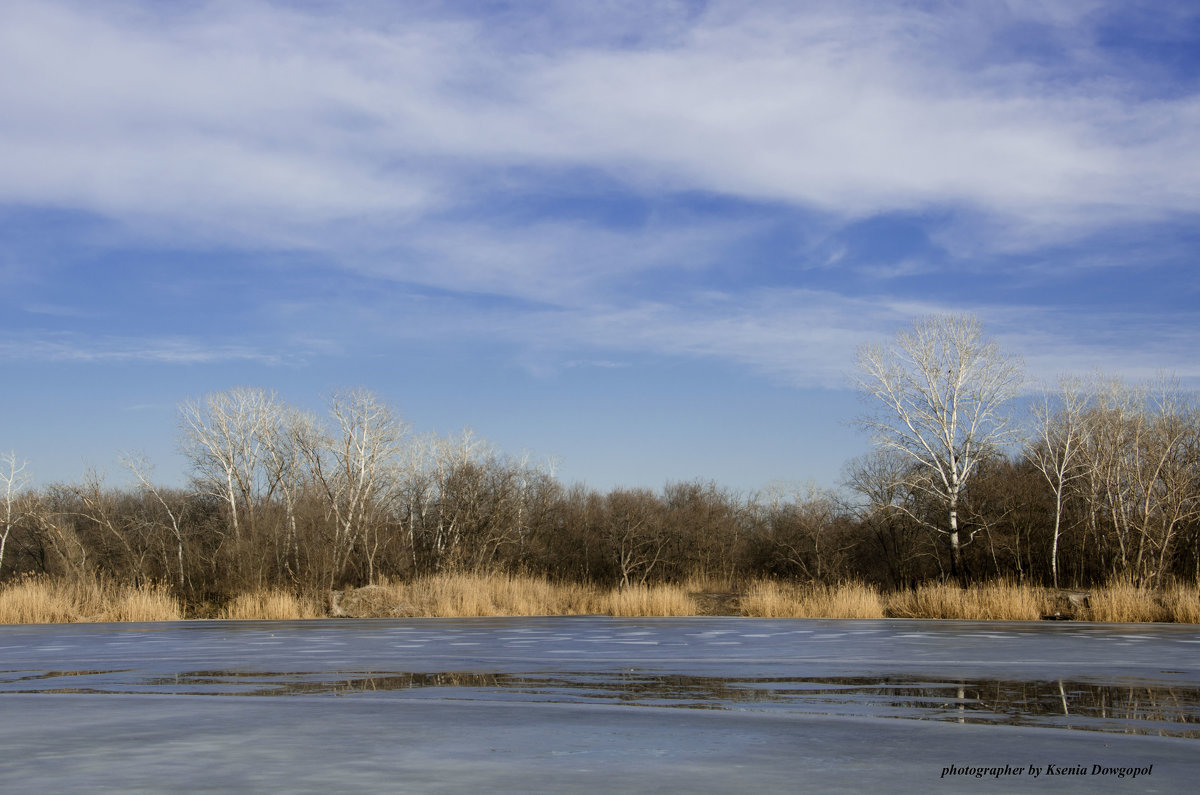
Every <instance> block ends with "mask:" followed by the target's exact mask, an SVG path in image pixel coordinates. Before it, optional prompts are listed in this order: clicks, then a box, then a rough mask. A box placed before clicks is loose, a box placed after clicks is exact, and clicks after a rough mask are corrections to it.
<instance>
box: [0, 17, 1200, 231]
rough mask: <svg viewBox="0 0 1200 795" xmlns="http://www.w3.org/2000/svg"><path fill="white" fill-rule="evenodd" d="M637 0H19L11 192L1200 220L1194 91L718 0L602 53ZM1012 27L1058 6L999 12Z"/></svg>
mask: <svg viewBox="0 0 1200 795" xmlns="http://www.w3.org/2000/svg"><path fill="white" fill-rule="evenodd" d="M636 7H637V6H636V5H635V6H629V5H628V4H626V5H623V6H619V7H617V13H616V14H615V15H614V17H613V18H614V19H616V20H617V21H618V22H617V23H610V24H611V25H612V27H613V29H612V30H611V31H607V32H605V31H603V30H602V32H601V33H595V34H593V35H592V36H590V37H589V36H583V35H579V30H581V29H582V27H581V26H582V25H584V24H591V25H594V24H597V23H596V20H595V12H594V11H580V12H578V14H572V13H571V12H569V11H563V10H562V9H561V7H560V8H559V10H558V12H557V13H558V17H557V18H558V20H559V21H558V23H557V26H556V27H554V28H553V29H551V30H545V31H540V33H541V34H542V35H546V36H550V35H556V34H559V33H563V31H567V33H563V35H562V37H561V38H562V39H563V41H566V42H567V44H563V43H562V42H560V41H555V42H553V43H550V42H547V41H546V40H534V41H532V42H526V43H525V48H524V49H519V48H518V45H517V42H515V41H513V40H511V38H506V37H504V36H502V35H499V36H498V35H496V30H495V29H494V27H495V26H502V25H506V24H507V25H510V26H511V25H514V24H516V25H518V27H519V28H520V26H521V25H524V26H526V27H530V26H531V24H532V23H530V22H529V19H528V18H522V19H521V20H519V22H518V23H513V22H511V21H506V20H504V19H501V20H488V19H476V20H464V19H455V18H453V17H452V16H451V14H450V12H444V13H441V15H440V16H433V15H426V16H425V17H421V16H416V15H412V14H409V15H407V16H404V17H403V18H401V19H399V20H397V19H392V18H389V14H398V13H400V12H393V11H389V10H388V7H383V6H378V7H375V13H378V14H380V15H382V17H370V16H367V15H365V14H363V13H361V12H359V13H357V14H355V13H347V14H345V15H341V16H331V15H326V14H322V13H320V12H317V11H312V12H305V11H299V10H293V9H287V8H283V7H280V6H274V5H266V4H225V3H221V4H207V5H203V6H200V7H199V10H196V11H192V12H190V13H189V12H179V13H175V14H172V13H171V12H165V13H162V14H160V15H159V16H157V17H155V16H152V14H153V13H154V8H155V7H154V6H146V7H144V8H141V7H139V6H136V5H135V6H126V5H117V6H115V5H109V4H86V5H84V4H78V5H76V4H69V3H67V4H47V3H37V4H30V3H21V2H16V3H9V4H7V5H6V10H5V11H4V12H3V25H0V31H3V32H2V33H0V73H3V74H7V75H10V76H11V75H20V76H21V77H20V79H13V78H12V77H10V78H9V79H8V80H6V81H4V82H3V83H0V101H2V102H3V104H4V106H5V108H6V113H5V115H4V121H3V122H0V152H2V154H0V186H2V187H0V197H2V198H3V199H4V200H6V201H9V202H18V203H32V204H51V205H55V206H70V207H79V208H83V209H87V210H92V211H96V212H99V213H102V214H105V215H109V216H111V217H115V218H118V219H121V220H125V221H127V222H129V223H130V224H131V225H133V226H135V227H136V226H138V224H139V223H144V220H145V218H155V219H159V221H160V222H162V223H168V224H169V225H170V228H171V230H172V232H173V233H178V232H179V231H180V230H182V229H187V228H189V227H193V228H197V229H201V230H206V231H207V232H208V233H211V232H212V230H213V229H214V228H217V229H226V230H227V234H231V235H233V234H236V235H238V236H240V237H242V238H246V239H250V240H254V239H255V238H258V240H257V241H256V242H258V243H260V244H262V243H265V244H269V245H308V246H315V247H322V246H325V245H329V244H331V243H335V242H336V241H337V237H336V234H335V232H333V231H332V230H331V228H330V227H333V226H335V225H336V224H337V223H338V222H340V221H343V220H345V219H355V218H363V217H367V218H375V219H379V220H381V221H382V220H387V221H389V222H390V225H388V224H377V225H375V228H374V233H375V234H377V235H387V234H388V233H389V230H390V233H391V234H392V235H402V234H403V233H404V232H405V231H406V230H408V229H409V228H411V224H412V223H413V222H416V221H420V220H421V219H422V216H423V214H424V213H426V212H428V211H431V210H435V209H443V208H446V207H453V206H457V205H458V204H459V203H461V202H462V201H464V199H466V198H468V197H469V196H470V194H471V191H472V189H473V186H474V185H477V181H478V180H479V179H480V175H481V174H488V173H495V169H501V168H505V167H508V166H511V165H530V164H533V165H539V164H541V165H559V166H569V167H579V166H582V167H588V168H599V169H602V170H605V171H607V172H608V173H610V174H613V175H616V176H618V177H619V178H621V179H623V180H625V181H626V182H627V183H629V184H632V185H635V186H640V187H641V188H642V189H644V190H648V191H651V190H653V191H657V190H705V191H713V192H716V193H719V194H727V195H734V196H739V197H744V198H749V199H753V200H769V201H782V202H788V203H795V204H797V205H800V206H804V207H810V208H819V209H823V210H829V211H832V212H835V213H840V214H844V215H846V216H852V217H856V216H863V215H868V214H871V213H876V212H882V211H889V210H896V209H911V208H915V207H928V206H943V205H949V204H960V203H965V204H966V205H968V206H971V207H974V208H977V209H979V210H980V211H982V212H983V213H985V214H987V215H988V216H989V217H990V218H991V219H992V221H993V222H994V223H995V224H996V226H997V228H998V229H999V230H1000V232H1002V234H997V239H1002V240H1007V241H1010V243H1009V244H1010V245H1011V241H1014V240H1026V241H1028V240H1031V239H1032V240H1036V241H1040V240H1044V239H1053V238H1056V237H1061V236H1063V235H1068V236H1069V235H1073V234H1079V233H1081V232H1086V231H1088V230H1089V229H1092V228H1095V227H1097V226H1103V225H1108V224H1111V223H1113V222H1115V221H1118V220H1122V219H1129V218H1135V217H1136V218H1145V217H1152V218H1154V217H1157V218H1161V217H1164V216H1169V215H1171V214H1174V213H1180V212H1182V213H1194V212H1196V211H1197V210H1198V209H1200V188H1198V187H1197V184H1196V181H1195V180H1194V179H1192V178H1190V175H1191V174H1193V173H1196V172H1197V171H1200V153H1197V151H1196V148H1195V146H1194V145H1193V140H1194V134H1193V133H1194V130H1195V129H1196V128H1197V121H1198V117H1200V100H1198V99H1197V97H1196V96H1195V95H1187V96H1182V97H1176V98H1160V99H1156V100H1154V101H1153V102H1147V101H1139V100H1138V99H1137V98H1136V97H1130V96H1129V95H1128V93H1127V92H1126V91H1125V86H1122V85H1120V84H1119V83H1116V82H1114V81H1112V80H1111V79H1109V80H1107V81H1106V82H1102V81H1094V82H1089V81H1087V80H1086V79H1081V78H1079V77H1078V76H1076V75H1075V74H1074V73H1073V72H1072V73H1071V74H1070V79H1069V80H1059V79H1058V78H1059V77H1060V75H1059V74H1058V73H1057V72H1056V71H1055V69H1054V67H1052V66H1037V65H1032V62H1019V63H1012V62H1001V63H999V64H994V65H987V64H983V65H974V67H973V68H970V69H969V68H967V67H968V66H971V65H970V64H968V63H967V62H966V60H967V56H968V54H969V53H968V52H967V50H968V49H969V48H970V47H972V46H979V47H985V48H986V47H987V46H989V45H990V42H989V41H988V40H987V35H988V30H990V29H989V28H988V27H987V26H982V27H981V26H980V25H979V23H978V15H977V14H974V13H971V14H968V13H965V12H962V11H961V10H960V11H958V12H955V10H954V8H953V7H942V6H937V7H935V9H934V11H932V12H922V11H920V10H919V9H913V8H911V7H894V6H892V5H891V4H861V3H853V4H836V5H835V4H806V5H803V6H797V5H795V4H790V3H789V4H766V5H762V6H758V5H756V6H751V7H748V8H747V7H745V6H744V5H743V4H722V3H717V4H714V5H713V7H712V8H711V9H710V10H709V11H708V12H707V14H706V15H703V16H700V17H698V18H696V19H694V20H689V19H688V17H687V14H685V13H684V12H682V11H680V10H679V9H678V8H677V7H676V5H675V4H666V5H663V6H653V8H655V9H657V13H656V14H655V17H654V18H655V19H656V20H662V21H663V22H664V24H666V25H667V30H669V31H670V33H669V35H666V36H664V37H661V38H658V39H651V40H649V41H646V40H645V37H643V38H642V39H640V40H635V42H634V43H633V44H632V45H631V46H624V47H621V46H613V45H612V42H611V39H613V38H620V34H621V32H622V31H625V32H628V31H631V30H633V27H632V22H634V21H636V20H637V15H636V13H635V12H634V11H633V10H631V9H634V8H636ZM129 9H133V10H132V11H131V10H129ZM1060 11H1061V9H1060ZM339 13H340V12H339ZM643 13H650V12H643ZM1017 15H1030V16H1034V17H1039V16H1043V17H1044V16H1045V14H1044V12H1042V11H1038V10H1036V8H1035V7H1034V6H1027V7H1023V6H1019V5H1017V6H1010V7H1009V9H1008V10H1007V11H1006V12H1005V13H1004V14H1002V15H1001V16H1004V17H1005V18H1006V19H1011V17H1014V16H1017ZM985 16H986V15H985ZM1081 19H1086V17H1081V16H1076V17H1073V18H1070V19H1068V20H1056V19H1051V20H1050V22H1051V23H1052V24H1053V25H1054V26H1055V27H1054V29H1055V30H1058V31H1069V30H1071V29H1072V28H1071V26H1073V25H1074V26H1077V27H1079V26H1080V20H1081ZM643 21H644V20H643ZM1041 21H1042V22H1045V21H1046V20H1044V19H1043V20H1041ZM489 25H491V26H493V27H491V28H490V27H489ZM520 29H521V30H525V28H520ZM1081 29H1082V30H1083V33H1080V32H1079V31H1075V32H1074V33H1073V34H1072V35H1073V37H1074V38H1073V40H1072V42H1071V44H1072V46H1074V47H1075V48H1077V49H1079V50H1080V53H1076V54H1075V55H1074V56H1073V58H1074V60H1075V61H1081V60H1086V56H1087V53H1088V49H1087V45H1088V42H1087V40H1086V26H1082V28H1081ZM509 32H510V33H511V32H512V31H509ZM525 32H531V31H529V30H526V31H525ZM571 32H574V34H575V35H569V34H570V33H571ZM532 33H534V34H537V33H539V31H538V30H537V29H536V28H534V29H533V30H532ZM605 35H607V36H608V37H609V38H608V39H606V38H605ZM1063 35H1066V34H1065V33H1064V34H1063ZM1014 230H1015V231H1016V232H1018V233H1017V234H1014V233H1013V232H1014Z"/></svg>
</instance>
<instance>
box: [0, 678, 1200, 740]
mask: <svg viewBox="0 0 1200 795" xmlns="http://www.w3.org/2000/svg"><path fill="white" fill-rule="evenodd" d="M0 692H4V693H91V694H97V693H126V694H129V693H156V694H170V695H190V696H205V695H207V696H325V695H332V696H358V695H363V694H373V695H376V696H386V697H393V698H440V699H448V700H456V701H484V700H492V701H538V702H557V703H612V704H621V705H626V706H640V707H674V708H687V709H709V710H760V711H779V710H782V711H786V712H791V713H803V714H822V715H855V716H872V717H888V718H908V719H919V720H935V721H953V722H959V723H989V724H1009V725H1018V726H1040V727H1046V728H1065V729H1084V730H1090V731H1104V732H1118V733H1126V734H1151V735H1160V736H1173V737H1191V738H1200V688H1197V687H1186V686H1166V685H1162V684H1160V683H1159V684H1152V683H1146V684H1140V685H1135V684H1128V685H1121V686H1114V685H1108V684H1095V683H1089V682H1079V681H1070V680H1054V681H1034V682H1026V681H1004V680H964V681H944V680H937V679H922V678H919V677H882V678H879V677H853V676H848V677H816V678H812V677H769V678H721V677H714V676H692V675H682V674H668V675H664V674H658V673H651V672H645V671H638V670H627V671H617V672H613V671H600V672H578V673H557V672H556V673H545V674H512V673H473V672H440V673H420V672H393V673H362V672H359V673H341V674H338V675H331V674H330V673H329V672H318V673H294V672H293V673H265V672H248V671H236V670H216V671H188V672H184V673H179V674H176V675H173V676H169V677H153V676H145V675H144V674H139V673H138V672H136V671H131V670H113V671H44V672H21V671H9V672H0Z"/></svg>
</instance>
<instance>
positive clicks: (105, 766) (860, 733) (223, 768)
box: [0, 617, 1200, 792]
mask: <svg viewBox="0 0 1200 795" xmlns="http://www.w3.org/2000/svg"><path fill="white" fill-rule="evenodd" d="M1197 641H1200V628H1197V627H1195V626H1186V625H1184V626H1180V625H1151V626H1137V627H1134V626H1129V625H1095V624H1066V623H1059V622H1054V623H1050V622H1046V623H1004V624H999V623H986V624H982V623H980V624H976V623H969V622H944V621H939V622H931V621H853V622H851V621H810V620H771V619H739V618H687V619H673V618H672V619H613V618H602V617H570V618H519V619H408V620H393V619H374V620H370V619H369V620H349V619H338V620H331V621H306V622H179V623H165V624H140V625H135V624H101V625H53V626H21V627H0V710H3V712H2V714H3V716H4V718H5V720H3V721H0V748H2V749H3V751H4V752H3V757H2V759H0V789H2V790H4V791H20V790H27V791H48V790H78V789H83V790H88V789H112V790H129V789H143V790H171V791H180V790H195V789H242V790H245V789H250V790H278V789H287V790H292V791H297V790H310V791H318V790H320V791H331V790H338V791H347V790H370V791H379V790H389V791H436V790H443V791H455V792H459V791H467V790H475V789H486V790H493V791H495V790H508V791H548V792H549V791H564V790H567V791H597V790H604V791H613V790H616V791H644V790H657V791H689V792H695V791H728V792H735V791H736V792H743V791H753V790H759V791H764V792H768V791H782V790H787V791H794V790H796V789H811V790H820V791H837V790H839V789H841V790H844V791H862V790H864V789H882V790H886V791H897V790H922V791H924V790H926V789H929V788H931V787H934V786H941V787H943V788H944V789H946V791H963V790H971V791H974V790H977V789H987V788H993V789H995V790H996V791H1007V792H1011V791H1025V790H1028V791H1042V790H1054V791H1063V790H1068V791H1074V790H1078V791H1084V790H1088V791H1094V790H1097V789H1099V790H1104V789H1112V790H1121V791H1125V790H1128V791H1135V790H1136V791H1139V792H1148V791H1156V790H1157V791H1163V792H1177V791H1185V790H1189V789H1191V787H1192V784H1193V783H1194V781H1195V780H1196V777H1197V776H1198V775H1200V763H1198V762H1197V759H1198V752H1200V663H1198V662H1197V659H1196V652H1195V646H1194V645H1193V644H1195V643H1196V642H1197ZM1018 764H1019V765H1020V766H1021V769H1022V770H1023V771H1024V772H1023V773H1022V774H1019V775H1018V774H1006V775H1004V776H1002V777H1001V778H994V777H990V776H985V777H984V778H975V777H974V776H973V775H967V776H965V777H964V776H960V775H959V774H952V775H950V776H949V777H948V778H941V774H942V771H943V769H944V768H945V767H947V766H950V765H955V766H959V767H962V766H964V765H974V766H980V767H995V766H1001V767H1002V766H1004V765H1009V766H1010V769H1016V767H1017V766H1018ZM1048 764H1054V765H1061V766H1065V767H1066V768H1070V767H1071V766H1076V767H1079V766H1082V768H1083V769H1086V770H1088V771H1091V770H1092V769H1093V768H1092V766H1093V765H1099V766H1103V767H1106V768H1121V767H1128V768H1133V767H1147V766H1150V765H1153V766H1154V767H1153V770H1152V772H1151V773H1150V774H1149V775H1142V776H1140V777H1139V778H1137V779H1136V783H1134V780H1131V779H1130V778H1128V777H1126V778H1117V777H1116V774H1101V773H1097V774H1095V775H1092V774H1090V773H1089V774H1088V775H1077V774H1076V775H1061V776H1050V775H1048V774H1046V773H1043V775H1042V776H1041V777H1038V778H1033V777H1032V772H1031V771H1030V769H1029V766H1030V765H1033V766H1035V767H1041V768H1043V770H1044V768H1045V766H1046V765H1048Z"/></svg>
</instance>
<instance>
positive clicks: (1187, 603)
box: [1162, 585, 1200, 624]
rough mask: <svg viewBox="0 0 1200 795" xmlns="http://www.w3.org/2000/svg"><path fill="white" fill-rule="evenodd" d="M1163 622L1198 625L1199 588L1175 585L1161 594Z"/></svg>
mask: <svg viewBox="0 0 1200 795" xmlns="http://www.w3.org/2000/svg"><path fill="white" fill-rule="evenodd" d="M1162 603H1163V609H1164V613H1165V615H1164V616H1163V618H1162V620H1163V621H1174V622H1176V623H1179V624H1200V588H1197V587H1195V586H1191V587H1189V586H1186V585H1176V586H1174V587H1172V588H1168V589H1167V590H1166V591H1164V592H1163V595H1162Z"/></svg>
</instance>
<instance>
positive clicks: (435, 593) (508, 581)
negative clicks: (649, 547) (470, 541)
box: [339, 574, 699, 618]
mask: <svg viewBox="0 0 1200 795" xmlns="http://www.w3.org/2000/svg"><path fill="white" fill-rule="evenodd" d="M339 608H340V609H342V610H343V611H344V612H345V614H346V615H349V616H358V617H367V616H414V617H429V618H444V617H472V616H550V615H597V614H599V615H611V616H694V615H698V614H699V606H698V605H697V604H696V602H695V600H694V599H692V597H691V596H689V595H688V592H687V589H686V587H684V586H674V585H654V586H634V587H630V588H626V589H624V590H623V591H616V590H613V591H609V590H603V589H600V588H597V587H595V586H592V585H581V584H577V583H553V582H550V581H549V580H545V579H542V578H537V577H526V576H518V575H509V574H445V575H438V576H433V577H422V578H420V579H417V580H414V581H412V582H408V583H386V584H383V585H381V586H373V587H371V588H363V589H358V590H356V591H352V592H350V593H349V594H348V595H347V596H345V597H343V598H342V600H341V601H340V603H339Z"/></svg>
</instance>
